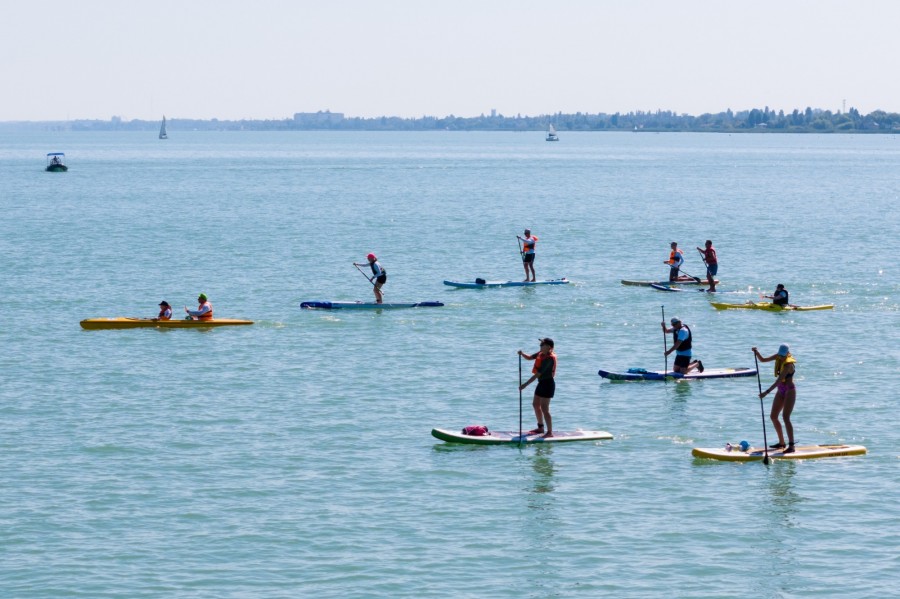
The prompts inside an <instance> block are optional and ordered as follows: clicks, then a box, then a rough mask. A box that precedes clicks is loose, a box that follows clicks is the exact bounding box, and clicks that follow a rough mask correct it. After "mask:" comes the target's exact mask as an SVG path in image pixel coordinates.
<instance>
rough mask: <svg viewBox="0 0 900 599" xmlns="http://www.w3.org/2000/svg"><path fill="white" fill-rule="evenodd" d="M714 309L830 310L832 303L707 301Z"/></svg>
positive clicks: (832, 307)
mask: <svg viewBox="0 0 900 599" xmlns="http://www.w3.org/2000/svg"><path fill="white" fill-rule="evenodd" d="M709 303H710V304H712V307H713V308H715V309H716V310H765V311H766V312H809V311H812V310H832V309H834V304H822V305H820V306H794V305H787V306H779V305H778V304H772V303H770V302H747V303H746V304H725V303H721V302H709Z"/></svg>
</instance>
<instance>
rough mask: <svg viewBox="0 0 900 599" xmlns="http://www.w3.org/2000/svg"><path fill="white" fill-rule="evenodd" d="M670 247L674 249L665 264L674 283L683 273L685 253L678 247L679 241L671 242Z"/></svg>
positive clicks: (670, 280) (670, 279) (671, 281)
mask: <svg viewBox="0 0 900 599" xmlns="http://www.w3.org/2000/svg"><path fill="white" fill-rule="evenodd" d="M669 247H671V248H672V251H671V252H669V259H668V260H666V261H665V264H668V265H669V282H670V283H674V282H675V281H677V280H678V277H679V276H680V275H681V265H682V264H684V253H683V252H682V251H681V250H679V249H678V243H677V242H675V241H673V242H672V243H671V244H669ZM663 326H665V323H663Z"/></svg>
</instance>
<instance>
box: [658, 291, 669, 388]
mask: <svg viewBox="0 0 900 599" xmlns="http://www.w3.org/2000/svg"><path fill="white" fill-rule="evenodd" d="M659 309H660V310H661V311H662V322H663V358H664V359H665V364H666V366H665V368H663V380H664V381H665V382H666V384H667V385H668V384H669V377H668V376H666V375H667V374H668V373H669V354H667V353H666V329H665V326H666V307H665V306H660V307H659Z"/></svg>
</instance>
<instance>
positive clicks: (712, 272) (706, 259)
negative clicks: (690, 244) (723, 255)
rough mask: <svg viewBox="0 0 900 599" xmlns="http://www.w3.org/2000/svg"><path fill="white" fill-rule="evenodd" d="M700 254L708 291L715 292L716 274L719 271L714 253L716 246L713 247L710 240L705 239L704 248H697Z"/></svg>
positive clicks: (717, 259)
mask: <svg viewBox="0 0 900 599" xmlns="http://www.w3.org/2000/svg"><path fill="white" fill-rule="evenodd" d="M697 251H698V252H700V255H701V256H703V263H704V264H706V280H707V282H708V283H709V289H707V291H709V292H710V293H715V292H716V274H717V273H718V272H719V257H718V256H717V255H716V248H714V247H713V244H712V241H711V240H709V239H707V240H706V247H705V248H699V247H698V248H697Z"/></svg>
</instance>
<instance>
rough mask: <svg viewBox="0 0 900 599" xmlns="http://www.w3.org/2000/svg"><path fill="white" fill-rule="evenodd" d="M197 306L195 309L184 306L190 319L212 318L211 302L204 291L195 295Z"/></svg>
mask: <svg viewBox="0 0 900 599" xmlns="http://www.w3.org/2000/svg"><path fill="white" fill-rule="evenodd" d="M197 303H198V304H199V305H198V306H197V309H196V310H188V309H187V306H185V307H184V311H185V312H187V314H188V316H190V320H212V318H213V307H212V303H210V301H209V300H208V299H207V297H206V294H205V293H201V294H200V295H199V296H198V297H197Z"/></svg>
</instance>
